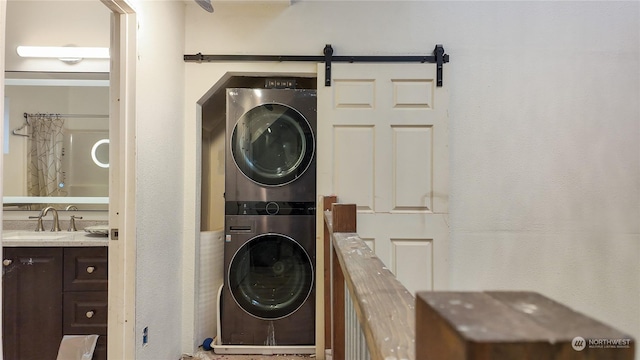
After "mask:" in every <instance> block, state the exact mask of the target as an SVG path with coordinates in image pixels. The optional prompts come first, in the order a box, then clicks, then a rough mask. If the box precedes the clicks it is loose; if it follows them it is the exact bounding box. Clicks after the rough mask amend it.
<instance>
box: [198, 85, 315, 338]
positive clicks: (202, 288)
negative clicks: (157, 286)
mask: <svg viewBox="0 0 640 360" xmlns="http://www.w3.org/2000/svg"><path fill="white" fill-rule="evenodd" d="M296 75H297V74H296ZM276 84H277V85H276ZM316 84H317V80H316V78H315V77H301V76H295V75H294V76H292V75H289V74H282V73H277V74H268V75H259V76H258V75H254V74H233V75H232V74H227V76H223V77H222V79H221V80H220V81H218V82H217V83H216V84H214V85H213V86H212V87H211V88H210V89H209V90H208V91H207V93H206V94H204V95H203V96H202V98H201V99H200V101H199V102H198V103H199V111H200V116H201V124H202V127H201V139H200V146H199V148H200V149H199V151H200V152H201V153H200V155H201V162H200V170H201V171H200V174H201V178H200V180H201V181H200V184H201V185H200V239H199V244H198V245H196V251H197V254H196V257H195V259H196V262H197V264H196V269H195V270H196V294H195V296H196V299H195V301H196V309H195V311H196V316H195V319H196V324H195V338H196V340H203V339H206V338H208V337H214V336H215V335H219V329H218V328H217V326H218V313H217V306H218V296H219V294H218V291H219V289H220V287H221V286H222V284H223V273H224V269H223V267H224V264H223V263H224V257H223V256H224V239H223V237H224V216H225V197H224V195H225V194H224V192H225V150H226V147H227V146H228V145H227V144H226V143H225V131H226V126H225V124H226V92H227V91H226V90H227V89H228V88H247V89H264V88H268V87H274V86H278V87H284V86H286V87H288V88H292V87H295V88H296V89H315V88H316ZM291 85H293V86H291Z"/></svg>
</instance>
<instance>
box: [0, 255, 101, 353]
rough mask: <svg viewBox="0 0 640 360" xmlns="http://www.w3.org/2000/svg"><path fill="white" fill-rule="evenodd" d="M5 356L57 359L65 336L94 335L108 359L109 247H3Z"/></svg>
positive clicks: (99, 349)
mask: <svg viewBox="0 0 640 360" xmlns="http://www.w3.org/2000/svg"><path fill="white" fill-rule="evenodd" d="M3 251H4V256H3V267H2V276H3V278H2V296H3V297H2V300H3V306H2V315H3V318H4V320H3V326H2V330H3V349H4V350H3V354H4V360H31V359H34V360H49V359H51V360H55V359H56V357H57V354H58V348H59V346H60V341H61V340H62V336H63V335H88V334H97V335H100V337H99V338H98V345H97V346H96V350H95V352H94V357H93V360H102V359H106V357H107V356H106V335H107V248H106V247H85V248H80V247H5V248H4V249H3Z"/></svg>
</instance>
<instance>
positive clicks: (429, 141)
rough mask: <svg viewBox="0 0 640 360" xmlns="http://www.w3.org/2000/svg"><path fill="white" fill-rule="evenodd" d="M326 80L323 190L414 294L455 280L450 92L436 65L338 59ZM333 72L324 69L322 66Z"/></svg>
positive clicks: (321, 111) (321, 112)
mask: <svg viewBox="0 0 640 360" xmlns="http://www.w3.org/2000/svg"><path fill="white" fill-rule="evenodd" d="M331 72H332V76H333V79H332V86H330V87H326V86H324V78H322V76H320V77H319V78H318V192H319V193H320V194H336V195H337V196H338V200H339V201H340V202H342V203H355V204H356V205H357V209H358V219H357V220H358V233H359V235H360V236H361V237H362V238H366V239H367V244H368V245H369V246H370V247H371V248H372V249H374V251H375V252H376V254H377V255H378V257H380V259H381V260H382V261H383V262H384V263H385V264H386V265H387V267H388V268H389V269H391V270H392V271H394V273H395V274H396V276H397V277H398V279H399V280H400V281H401V282H402V283H403V284H404V285H405V286H406V287H407V288H408V289H409V290H410V291H411V292H415V291H418V290H432V289H438V290H440V289H445V288H446V287H447V284H448V252H449V245H448V242H449V228H448V225H447V216H448V214H447V213H448V177H449V171H448V170H449V165H448V161H449V156H448V125H447V124H448V116H447V106H448V95H447V90H446V88H444V87H436V86H435V84H436V81H435V78H436V65H435V64H397V63H396V64H389V63H386V64H346V63H334V64H332V70H331ZM318 74H324V65H323V64H321V65H320V67H319V68H318Z"/></svg>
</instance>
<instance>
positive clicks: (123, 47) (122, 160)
mask: <svg viewBox="0 0 640 360" xmlns="http://www.w3.org/2000/svg"><path fill="white" fill-rule="evenodd" d="M100 1H101V2H102V3H103V4H104V5H105V6H107V8H109V9H110V10H111V11H112V12H113V16H112V20H111V44H110V48H111V52H112V57H111V70H110V79H111V83H110V109H109V111H110V114H111V117H110V124H109V126H110V127H111V129H112V130H111V133H110V135H109V138H110V143H111V144H112V146H110V150H109V156H110V159H111V164H112V166H111V171H110V173H109V183H110V184H109V185H110V188H111V189H113V190H111V191H110V194H109V202H110V206H109V224H110V227H111V228H112V229H119V240H117V241H113V240H112V242H111V243H110V246H109V314H108V319H109V320H108V336H109V341H108V344H107V347H108V352H109V357H110V358H112V359H133V358H135V336H134V335H135V321H134V320H135V278H136V273H135V270H136V268H135V255H136V252H135V249H136V248H135V211H134V210H135V137H134V136H135V132H134V130H135V106H134V105H135V68H136V67H135V64H136V38H137V20H136V13H135V11H134V9H133V7H132V6H131V5H130V4H129V2H128V1H127V0H100ZM6 8H7V0H0V28H2V29H3V30H4V29H6V16H7V14H6ZM5 34H6V32H5V31H2V36H0V68H1V69H2V74H1V75H0V97H1V98H3V99H4V70H5V40H6V38H5ZM0 113H3V114H4V101H2V102H0ZM0 130H1V131H2V132H3V133H4V122H2V123H0ZM3 142H4V141H3V140H0V144H2V143H3ZM3 165H4V164H3V163H2V159H0V177H1V176H2V175H3V174H4V169H3ZM1 196H2V189H1V188H0V198H1ZM0 201H1V200H0ZM2 220H3V214H2V212H0V221H2ZM1 245H2V239H1V237H0V256H1V255H2V246H1ZM1 285H2V279H1V278H0V306H2V286H1ZM1 321H2V320H1V319H0V324H1ZM0 329H1V327H0ZM1 354H2V332H1V331H0V358H1Z"/></svg>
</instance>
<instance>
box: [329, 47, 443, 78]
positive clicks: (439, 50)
mask: <svg viewBox="0 0 640 360" xmlns="http://www.w3.org/2000/svg"><path fill="white" fill-rule="evenodd" d="M323 52H324V70H325V77H324V79H325V80H324V85H325V86H331V63H332V62H349V63H355V62H419V63H435V64H436V86H438V87H441V86H442V69H443V64H444V63H448V62H449V55H447V54H445V53H444V47H443V46H442V45H440V44H438V45H436V47H435V48H434V49H433V55H429V56H420V55H418V56H410V55H409V56H406V55H389V56H384V55H383V56H333V47H332V46H331V44H327V45H326V46H325V47H324V51H323Z"/></svg>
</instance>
